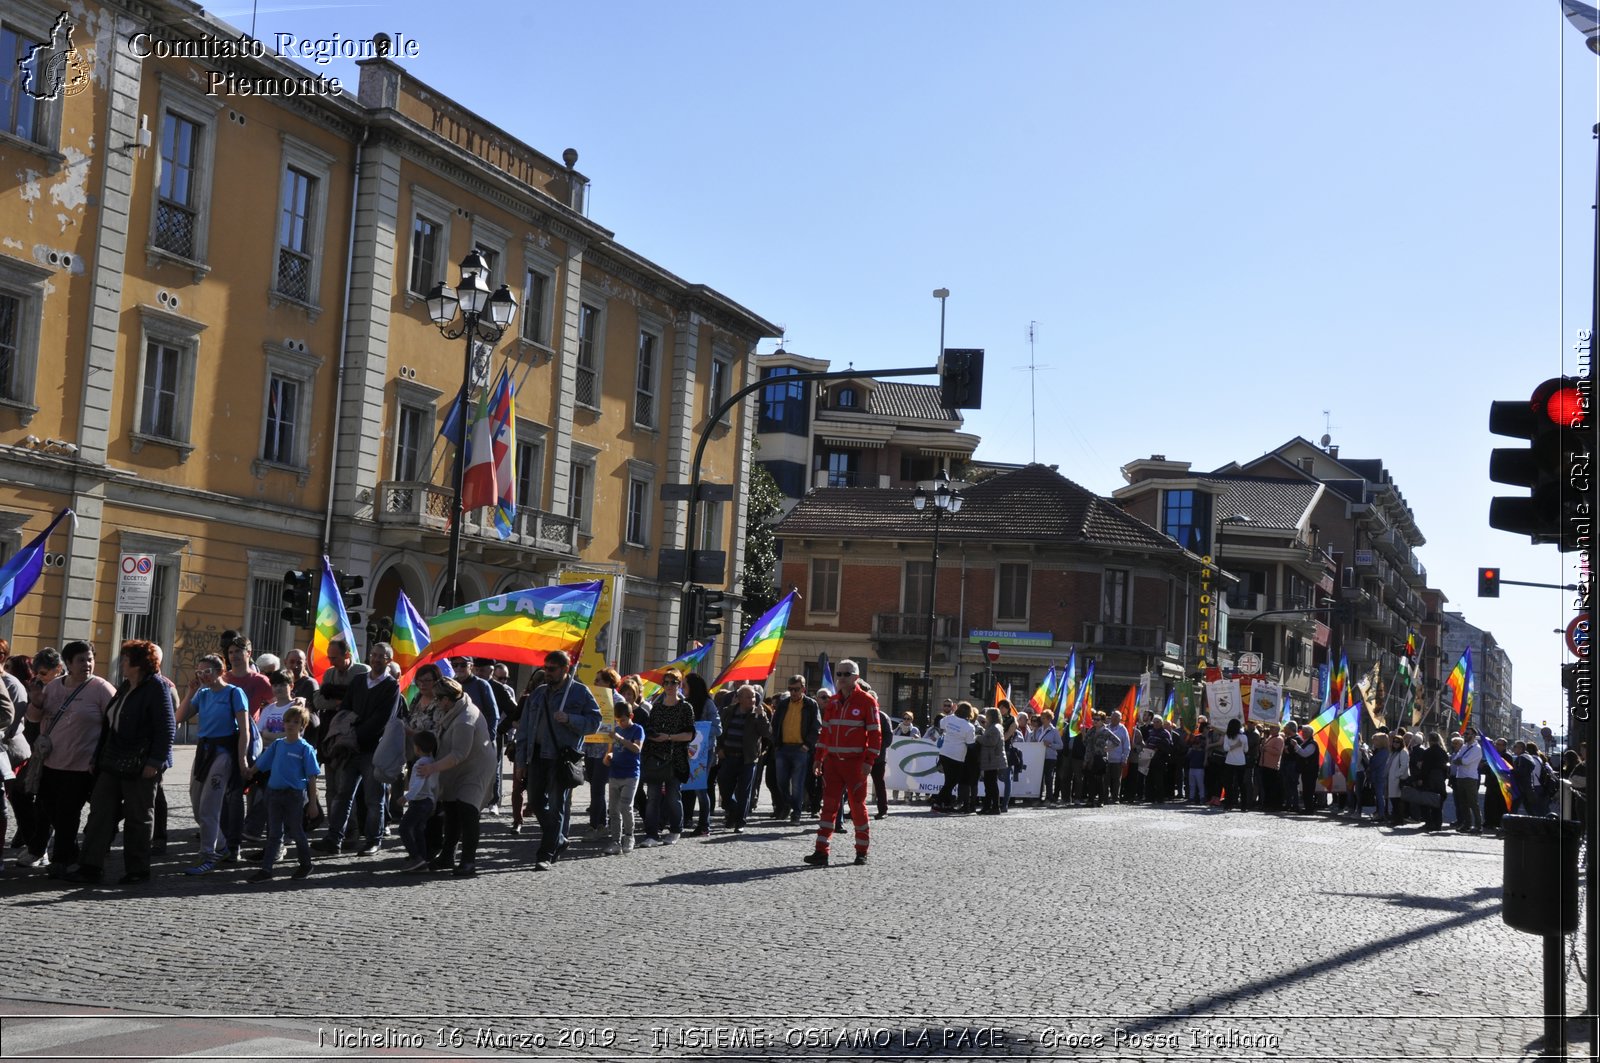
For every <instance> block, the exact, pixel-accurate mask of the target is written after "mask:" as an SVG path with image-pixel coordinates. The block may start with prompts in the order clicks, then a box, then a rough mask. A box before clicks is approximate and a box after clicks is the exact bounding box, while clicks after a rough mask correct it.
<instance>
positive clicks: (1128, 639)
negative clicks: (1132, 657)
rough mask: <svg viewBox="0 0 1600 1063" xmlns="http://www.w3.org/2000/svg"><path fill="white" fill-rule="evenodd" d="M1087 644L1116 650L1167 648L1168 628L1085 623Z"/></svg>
mask: <svg viewBox="0 0 1600 1063" xmlns="http://www.w3.org/2000/svg"><path fill="white" fill-rule="evenodd" d="M1083 641H1084V643H1085V644H1086V645H1089V646H1096V647H1102V648H1105V649H1114V650H1152V651H1159V650H1165V649H1166V645H1167V629H1166V628H1163V627H1141V626H1138V625H1135V624H1084V625H1083Z"/></svg>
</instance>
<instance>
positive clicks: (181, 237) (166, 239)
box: [154, 199, 195, 259]
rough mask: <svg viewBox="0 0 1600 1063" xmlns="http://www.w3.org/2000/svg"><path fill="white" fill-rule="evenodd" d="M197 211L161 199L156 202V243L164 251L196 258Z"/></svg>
mask: <svg viewBox="0 0 1600 1063" xmlns="http://www.w3.org/2000/svg"><path fill="white" fill-rule="evenodd" d="M194 220H195V212H194V211H192V210H190V209H189V208H188V207H185V206H181V205H180V204H177V203H172V202H169V201H168V200H165V199H163V200H161V201H159V202H158V203H157V204H156V231H155V239H154V243H155V245H156V246H157V247H159V248H161V250H163V251H171V252H172V253H173V254H175V255H180V256H182V257H183V258H189V259H192V258H194Z"/></svg>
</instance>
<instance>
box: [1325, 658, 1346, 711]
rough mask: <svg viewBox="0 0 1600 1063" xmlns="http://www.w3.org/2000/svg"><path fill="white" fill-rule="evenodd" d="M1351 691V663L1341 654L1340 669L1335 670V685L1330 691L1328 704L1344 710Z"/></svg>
mask: <svg viewBox="0 0 1600 1063" xmlns="http://www.w3.org/2000/svg"><path fill="white" fill-rule="evenodd" d="M1349 691H1350V662H1349V661H1348V660H1346V659H1345V655H1344V654H1342V653H1341V654H1339V667H1338V668H1336V669H1334V672H1333V683H1332V685H1331V686H1330V687H1329V689H1328V703H1329V704H1331V705H1333V706H1334V707H1335V708H1338V709H1342V708H1344V706H1345V698H1346V697H1348V696H1349Z"/></svg>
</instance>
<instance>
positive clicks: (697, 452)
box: [457, 365, 939, 654]
mask: <svg viewBox="0 0 1600 1063" xmlns="http://www.w3.org/2000/svg"><path fill="white" fill-rule="evenodd" d="M938 372H939V367H938V366H937V365H928V366H919V367H917V368H915V369H841V370H838V371H835V372H827V373H789V374H786V375H784V376H781V377H766V378H763V379H759V380H755V381H752V382H751V383H749V384H746V385H745V386H744V387H742V388H740V389H739V390H738V391H735V392H734V393H733V394H732V395H729V396H728V397H727V398H726V399H724V400H722V405H720V406H718V407H717V408H716V409H715V410H712V411H711V416H709V417H707V418H706V423H705V427H703V428H701V429H700V442H698V443H696V444H695V448H694V460H693V462H691V463H690V465H689V520H688V522H687V525H686V528H685V531H686V534H685V535H684V572H683V582H682V584H681V586H680V590H681V591H682V595H681V597H680V600H679V610H678V617H679V623H678V652H679V653H680V654H683V653H688V652H689V645H690V643H691V642H693V641H694V632H693V630H692V628H693V627H694V620H695V617H694V610H693V606H692V604H691V602H690V595H689V588H690V587H692V586H693V585H694V578H693V577H694V551H695V545H694V544H695V534H696V533H697V532H698V531H699V524H700V467H701V464H702V463H703V462H704V460H705V456H706V446H707V445H708V444H709V443H710V442H711V431H712V429H714V428H715V427H716V426H717V425H719V424H721V423H722V418H723V416H724V415H725V414H726V413H727V412H728V411H729V410H731V409H733V408H734V407H735V406H737V405H738V404H739V403H740V402H742V401H744V399H745V397H746V396H749V395H753V394H754V393H755V392H757V391H760V390H761V389H762V388H764V387H767V386H768V385H770V384H795V383H800V384H810V383H816V382H818V381H825V380H859V379H861V378H862V377H896V376H934V375H937V374H938ZM457 490H458V492H459V486H458V488H457ZM732 641H733V640H732V638H730V639H729V642H730V643H732Z"/></svg>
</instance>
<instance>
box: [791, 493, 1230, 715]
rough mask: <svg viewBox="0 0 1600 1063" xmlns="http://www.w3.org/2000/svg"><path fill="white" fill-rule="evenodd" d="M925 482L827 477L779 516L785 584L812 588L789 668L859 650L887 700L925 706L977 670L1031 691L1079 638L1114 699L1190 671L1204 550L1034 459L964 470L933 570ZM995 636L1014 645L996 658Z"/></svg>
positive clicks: (969, 681)
mask: <svg viewBox="0 0 1600 1063" xmlns="http://www.w3.org/2000/svg"><path fill="white" fill-rule="evenodd" d="M958 486H959V485H958ZM913 494H914V491H913V490H912V489H911V488H895V487H819V488H814V489H813V490H811V491H810V492H809V493H807V494H806V496H805V497H804V498H802V499H801V500H800V501H799V502H798V503H797V504H796V505H795V506H794V508H793V509H792V510H791V511H790V512H789V514H788V516H787V517H785V518H784V520H783V521H782V523H780V524H779V525H778V527H777V533H778V537H779V540H780V541H781V543H782V544H783V584H784V585H785V586H791V585H792V586H797V587H800V588H801V589H802V595H803V600H801V601H799V602H797V603H796V604H795V606H794V612H793V614H792V616H791V619H790V627H789V634H788V637H787V639H786V640H785V642H784V645H783V650H782V655H781V657H780V660H779V664H778V672H779V674H786V673H796V672H798V673H805V674H808V675H809V676H811V678H812V679H813V680H815V679H816V678H817V676H818V671H819V667H818V659H819V656H820V655H821V654H823V653H827V654H828V655H829V656H830V657H831V658H832V659H833V660H838V659H839V658H841V657H846V656H848V657H851V658H853V659H855V660H856V661H858V662H860V663H861V664H862V671H863V675H864V676H865V677H866V678H867V679H868V681H869V682H871V683H872V684H873V685H874V686H875V687H876V688H877V689H878V691H879V694H880V700H881V701H882V702H883V703H885V705H886V707H888V706H892V707H893V709H894V710H895V711H896V712H902V711H907V710H910V711H914V712H916V713H918V714H919V716H921V715H923V714H925V712H926V710H927V707H928V706H929V705H930V704H937V703H938V702H939V701H940V700H942V699H944V698H947V697H951V698H954V697H961V698H965V697H968V696H969V691H970V690H971V689H972V685H973V682H974V680H973V677H974V676H979V677H980V679H979V680H978V681H977V682H978V685H979V686H980V687H981V688H982V695H981V696H982V697H983V700H984V701H985V702H988V701H989V700H991V699H990V698H988V697H987V695H988V694H989V691H990V689H991V688H990V687H989V683H990V682H997V683H998V684H999V685H1000V686H1001V687H1002V688H1006V687H1009V688H1010V689H1011V691H1012V693H1013V696H1014V697H1015V698H1016V699H1017V700H1018V701H1019V702H1021V703H1026V701H1027V698H1028V696H1029V695H1030V694H1031V693H1032V692H1033V690H1034V689H1035V688H1036V687H1037V686H1038V684H1039V682H1040V681H1041V680H1042V679H1043V678H1044V677H1045V675H1046V673H1047V672H1048V670H1049V669H1050V668H1051V666H1052V665H1064V664H1065V663H1066V660H1067V655H1068V654H1069V653H1070V652H1072V651H1074V650H1076V652H1077V654H1078V661H1079V667H1080V669H1082V668H1085V667H1087V664H1088V662H1089V661H1090V660H1093V661H1095V662H1096V689H1097V696H1098V699H1099V703H1100V704H1101V706H1102V707H1105V708H1111V707H1114V706H1115V704H1116V701H1117V700H1118V699H1119V698H1120V697H1121V695H1122V693H1123V692H1124V691H1125V690H1126V689H1127V688H1128V687H1129V686H1131V685H1133V684H1134V683H1137V682H1138V681H1139V678H1140V676H1142V675H1144V674H1147V673H1148V674H1150V675H1151V676H1152V677H1153V679H1154V680H1155V682H1154V684H1153V691H1154V695H1155V696H1156V697H1161V696H1163V695H1164V692H1165V686H1164V682H1165V681H1167V680H1176V679H1180V678H1182V675H1183V661H1182V651H1181V646H1182V645H1183V644H1184V643H1185V641H1186V639H1187V638H1188V637H1189V633H1188V631H1187V627H1188V625H1189V624H1190V622H1191V621H1190V616H1191V615H1192V614H1191V612H1190V611H1191V610H1192V609H1193V606H1194V596H1193V591H1192V588H1193V587H1195V586H1196V585H1197V581H1198V579H1199V575H1200V570H1201V568H1202V567H1203V566H1202V563H1201V560H1200V558H1199V557H1198V556H1197V555H1195V554H1194V553H1192V552H1191V551H1187V550H1184V549H1182V548H1181V547H1179V545H1178V544H1177V543H1175V542H1174V541H1172V540H1171V539H1170V538H1168V537H1167V536H1165V535H1163V534H1161V533H1160V532H1159V531H1157V530H1156V529H1155V528H1152V527H1151V526H1149V525H1148V524H1146V523H1144V522H1142V521H1140V520H1138V519H1136V518H1134V517H1132V516H1130V515H1129V514H1127V513H1125V512H1123V511H1122V510H1121V509H1119V508H1118V507H1117V506H1116V505H1114V504H1113V503H1112V502H1110V501H1109V500H1107V499H1103V498H1100V497H1099V496H1097V495H1095V494H1094V493H1093V492H1091V491H1089V490H1087V489H1085V488H1083V487H1080V486H1079V485H1077V484H1075V483H1073V482H1072V481H1070V480H1068V479H1067V478H1066V477H1064V476H1062V475H1061V474H1060V473H1058V472H1057V471H1056V470H1055V469H1053V468H1051V467H1048V466H1044V465H1028V466H1025V467H1023V468H1021V469H1019V470H1017V471H1015V472H1007V473H1001V474H998V475H995V476H992V477H990V478H988V479H986V480H984V481H983V482H982V483H977V484H971V485H966V486H965V487H964V488H963V494H962V503H963V504H962V507H961V509H960V511H959V512H957V513H953V514H952V513H943V514H941V515H940V516H939V517H938V523H939V526H938V534H939V551H938V565H937V578H935V565H934V560H933V544H934V533H935V517H934V515H933V514H932V513H931V512H929V511H928V510H923V511H920V512H919V511H918V510H917V509H915V508H914V507H913V505H912V498H913ZM931 508H932V507H929V509H931ZM930 631H931V633H932V647H933V667H932V682H931V689H930V685H929V684H928V683H926V682H924V680H923V672H924V668H925V665H926V663H927V662H926V657H927V649H928V646H929V633H930ZM990 643H998V644H999V646H1000V651H999V655H1000V658H999V661H998V663H996V664H995V665H993V666H992V668H991V667H990V666H989V665H988V663H987V661H986V660H985V647H986V646H987V645H988V644H990ZM1080 674H1081V673H1080Z"/></svg>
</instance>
